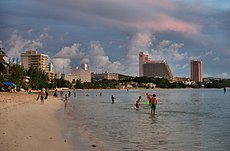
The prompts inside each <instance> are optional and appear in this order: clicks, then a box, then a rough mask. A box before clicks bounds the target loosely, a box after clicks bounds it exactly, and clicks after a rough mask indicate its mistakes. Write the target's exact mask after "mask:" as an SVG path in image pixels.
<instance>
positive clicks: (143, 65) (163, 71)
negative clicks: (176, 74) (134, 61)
mask: <svg viewBox="0 0 230 151" xmlns="http://www.w3.org/2000/svg"><path fill="white" fill-rule="evenodd" d="M139 76H140V77H142V76H145V77H157V78H166V79H168V80H173V74H172V71H171V69H170V67H169V65H168V63H167V62H166V61H165V60H150V59H149V58H148V54H145V53H143V52H140V54H139Z"/></svg>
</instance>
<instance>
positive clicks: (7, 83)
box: [2, 82, 16, 87]
mask: <svg viewBox="0 0 230 151" xmlns="http://www.w3.org/2000/svg"><path fill="white" fill-rule="evenodd" d="M2 84H4V85H8V86H12V87H16V84H14V83H12V82H2Z"/></svg>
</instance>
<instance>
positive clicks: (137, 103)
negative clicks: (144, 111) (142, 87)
mask: <svg viewBox="0 0 230 151" xmlns="http://www.w3.org/2000/svg"><path fill="white" fill-rule="evenodd" d="M140 102H141V96H139V98H138V99H137V101H136V104H135V106H136V110H139V108H140Z"/></svg>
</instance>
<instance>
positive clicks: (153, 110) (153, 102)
mask: <svg viewBox="0 0 230 151" xmlns="http://www.w3.org/2000/svg"><path fill="white" fill-rule="evenodd" d="M156 107H157V99H156V94H153V96H152V97H151V114H155V113H156Z"/></svg>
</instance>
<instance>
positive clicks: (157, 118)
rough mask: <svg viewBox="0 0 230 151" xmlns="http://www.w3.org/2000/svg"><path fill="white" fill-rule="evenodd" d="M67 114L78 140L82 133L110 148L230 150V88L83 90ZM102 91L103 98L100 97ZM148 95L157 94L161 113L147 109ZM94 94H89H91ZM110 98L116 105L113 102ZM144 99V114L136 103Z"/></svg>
mask: <svg viewBox="0 0 230 151" xmlns="http://www.w3.org/2000/svg"><path fill="white" fill-rule="evenodd" d="M75 92H76V94H77V96H76V97H74V95H73V92H72V96H71V97H70V101H69V106H68V107H67V109H66V112H65V114H66V115H65V116H66V117H67V118H68V120H69V129H68V135H69V137H70V138H71V139H72V140H73V142H74V137H76V136H75V135H74V131H75V130H76V129H78V130H79V131H80V132H82V135H84V137H86V138H88V139H92V140H94V139H96V140H97V141H98V142H103V143H104V144H106V145H108V146H109V148H111V150H112V149H113V150H124V151H131V150H132V151H134V150H137V151H139V150H146V151H150V150H159V151H162V150H170V151H174V150H175V151H207V150H208V151H228V150H230V141H229V140H230V99H229V98H230V90H229V89H228V90H227V93H226V94H224V91H223V89H176V90H129V91H126V90H78V91H75ZM99 93H102V96H99ZM145 93H150V94H152V93H155V94H156V95H157V99H158V101H159V102H158V105H157V111H156V112H157V114H156V115H150V108H149V106H148V105H144V104H143V102H144V101H146V100H147V99H146V96H145ZM87 94H88V95H89V96H86V95H87ZM111 95H114V96H115V98H116V99H115V103H114V104H112V103H111ZM138 96H142V104H141V108H140V110H139V111H136V110H135V109H134V103H135V101H136V100H137V99H138Z"/></svg>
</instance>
